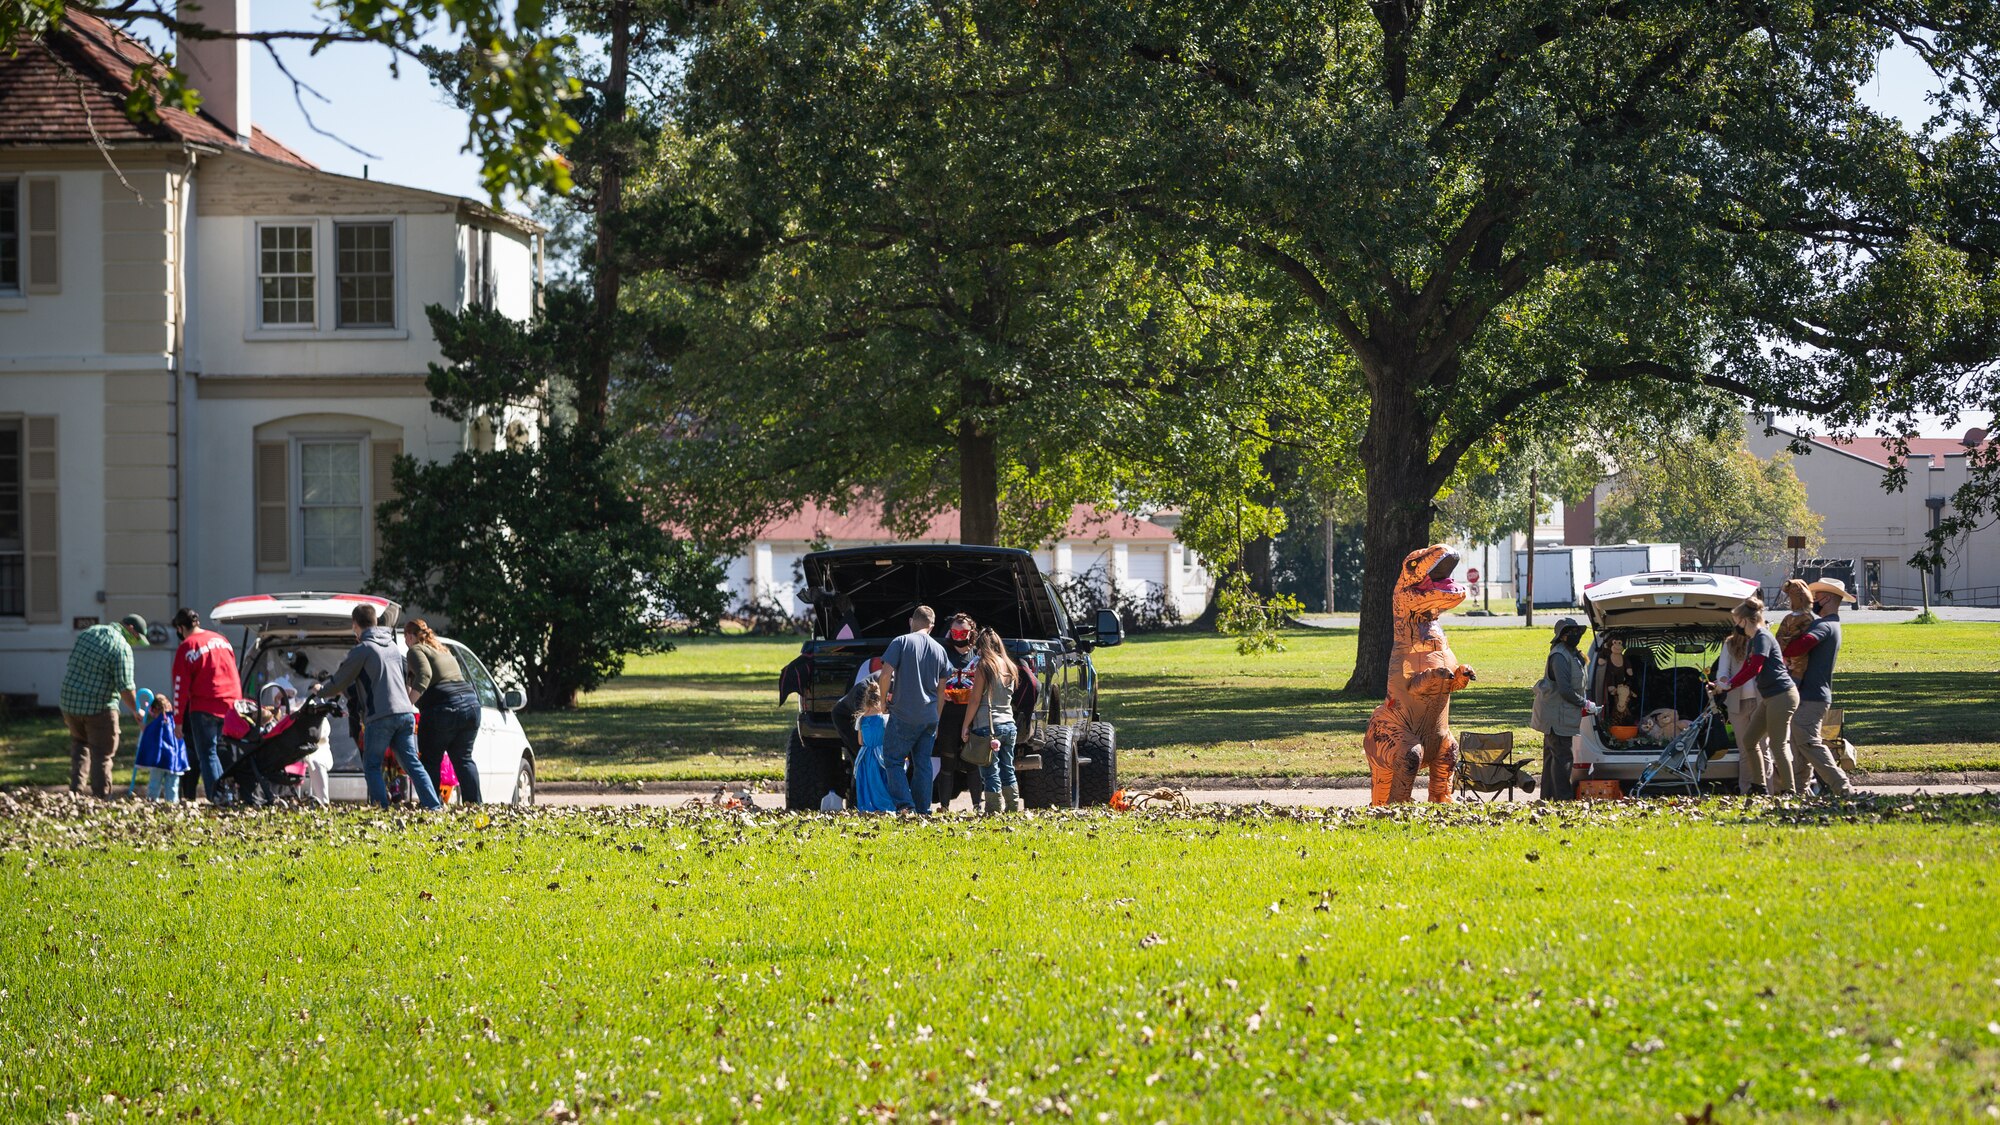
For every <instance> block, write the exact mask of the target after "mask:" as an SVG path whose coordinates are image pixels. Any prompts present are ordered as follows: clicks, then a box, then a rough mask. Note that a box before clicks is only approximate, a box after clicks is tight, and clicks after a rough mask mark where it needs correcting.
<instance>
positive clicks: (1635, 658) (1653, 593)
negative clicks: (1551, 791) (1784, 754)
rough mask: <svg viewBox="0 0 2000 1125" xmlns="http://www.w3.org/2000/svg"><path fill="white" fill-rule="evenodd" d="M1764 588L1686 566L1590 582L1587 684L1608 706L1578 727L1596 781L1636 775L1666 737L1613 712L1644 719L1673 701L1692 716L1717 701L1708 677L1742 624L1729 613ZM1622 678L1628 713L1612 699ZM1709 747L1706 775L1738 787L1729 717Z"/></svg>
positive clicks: (1580, 757) (1584, 760) (1580, 754)
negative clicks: (1617, 720) (1644, 730)
mask: <svg viewBox="0 0 2000 1125" xmlns="http://www.w3.org/2000/svg"><path fill="white" fill-rule="evenodd" d="M1757 589H1758V587H1757V583H1755V582H1752V581H1750V580H1749V579H1747V578H1738V577H1736V576H1734V575H1729V574H1704V573H1701V572H1698V571H1679V570H1668V571H1653V572H1649V573H1645V574H1627V575H1621V576H1620V577H1617V578H1607V579H1605V580H1604V581H1602V582H1593V583H1591V584H1590V585H1588V586H1586V587H1584V590H1583V605H1584V610H1585V612H1586V613H1588V614H1589V616H1590V627H1591V645H1590V659H1589V664H1588V666H1587V667H1586V668H1585V671H1584V683H1585V685H1586V688H1587V690H1588V695H1589V698H1591V699H1593V700H1595V701H1596V702H1598V703H1599V704H1602V705H1603V708H1604V709H1603V710H1602V711H1601V712H1599V713H1598V715H1597V716H1596V717H1595V718H1593V719H1591V720H1589V721H1588V722H1585V723H1584V724H1583V725H1582V727H1581V728H1580V729H1579V730H1578V732H1577V735H1576V742H1575V753H1576V764H1577V765H1578V766H1579V767H1588V768H1589V770H1590V776H1591V777H1592V778H1593V779H1610V780H1613V781H1620V782H1631V781H1634V780H1636V779H1637V778H1638V776H1639V774H1640V772H1641V771H1643V770H1644V769H1645V768H1646V766H1647V765H1648V764H1649V763H1651V762H1652V761H1653V760H1654V759H1655V758H1657V757H1659V755H1660V749H1661V746H1660V743H1659V742H1657V741H1654V740H1651V739H1648V738H1647V737H1645V736H1644V735H1643V734H1642V733H1636V732H1634V731H1633V730H1631V729H1629V728H1630V727H1631V726H1632V724H1631V723H1629V722H1627V723H1619V724H1618V725H1617V726H1615V727H1614V725H1613V720H1614V718H1628V719H1636V718H1643V717H1644V716H1646V715H1647V714H1649V713H1651V712H1653V711H1656V710H1660V709H1664V708H1672V709H1673V710H1674V712H1675V713H1676V714H1678V715H1679V716H1680V718H1681V719H1683V720H1692V719H1694V718H1696V717H1697V716H1699V715H1700V714H1701V712H1702V709H1703V708H1705V707H1707V706H1708V679H1709V675H1710V673H1711V672H1712V671H1713V669H1714V668H1715V661H1716V658H1717V657H1718V656H1720V655H1721V652H1722V642H1723V640H1724V639H1726V638H1727V637H1728V636H1729V634H1730V633H1731V632H1732V631H1733V630H1734V629H1735V628H1736V623H1735V621H1734V620H1732V619H1731V618H1730V616H1729V611H1730V610H1731V609H1732V608H1734V607H1735V606H1736V604H1737V603H1738V602H1740V601H1742V600H1743V599H1745V598H1747V597H1749V596H1751V595H1752V594H1755V593H1756V592H1757ZM1614 665H1616V667H1614ZM1614 682H1622V683H1624V684H1625V685H1626V686H1627V687H1628V688H1629V689H1630V695H1629V696H1628V697H1627V707H1626V708H1625V710H1624V711H1623V713H1622V714H1619V713H1617V712H1618V711H1619V709H1618V708H1617V707H1615V706H1614V703H1615V702H1616V701H1615V700H1614V699H1612V698H1611V688H1612V686H1613V685H1614ZM1709 748H1710V750H1711V751H1712V752H1713V753H1714V756H1713V757H1711V758H1710V759H1709V762H1708V766H1707V769H1706V771H1705V773H1704V774H1703V778H1704V780H1706V781H1711V782H1723V781H1726V782H1728V783H1729V786H1728V787H1729V788H1730V789H1734V788H1735V782H1736V776H1737V772H1738V770H1739V769H1740V768H1741V758H1740V756H1739V755H1738V754H1737V752H1736V746H1735V743H1734V742H1732V741H1731V740H1730V737H1729V733H1728V728H1727V727H1725V726H1724V725H1723V724H1722V723H1720V722H1717V723H1715V724H1713V726H1712V727H1711V728H1710V732H1709Z"/></svg>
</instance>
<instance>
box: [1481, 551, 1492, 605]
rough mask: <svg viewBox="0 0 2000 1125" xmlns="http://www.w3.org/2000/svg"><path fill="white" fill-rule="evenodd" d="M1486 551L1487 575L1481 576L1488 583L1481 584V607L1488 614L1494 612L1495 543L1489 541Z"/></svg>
mask: <svg viewBox="0 0 2000 1125" xmlns="http://www.w3.org/2000/svg"><path fill="white" fill-rule="evenodd" d="M1485 551H1486V573H1484V574H1482V575H1480V577H1481V578H1484V579H1486V581H1484V582H1481V583H1480V584H1479V597H1480V605H1481V607H1482V608H1484V609H1485V610H1486V612H1487V613H1488V614H1491V613H1492V612H1493V543H1492V541H1491V540H1488V541H1487V543H1486V547H1485Z"/></svg>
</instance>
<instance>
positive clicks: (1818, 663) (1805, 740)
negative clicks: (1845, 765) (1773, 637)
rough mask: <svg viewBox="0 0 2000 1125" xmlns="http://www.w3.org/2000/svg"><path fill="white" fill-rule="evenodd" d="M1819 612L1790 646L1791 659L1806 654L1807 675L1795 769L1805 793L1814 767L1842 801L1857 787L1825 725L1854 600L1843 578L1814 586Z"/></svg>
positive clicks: (1797, 717) (1794, 739)
mask: <svg viewBox="0 0 2000 1125" xmlns="http://www.w3.org/2000/svg"><path fill="white" fill-rule="evenodd" d="M1809 589H1811V590H1812V599H1813V613H1814V614H1815V615H1816V616H1817V617H1818V620H1816V621H1814V622H1813V623H1812V624H1811V625H1809V626H1807V627H1806V630H1805V632H1803V633H1800V634H1799V635H1798V636H1796V637H1793V638H1792V643H1790V644H1788V645H1786V646H1785V658H1786V659H1788V660H1789V659H1791V658H1792V657H1795V656H1799V655H1801V654H1803V655H1804V656H1805V658H1806V674H1805V675H1804V676H1803V677H1802V678H1800V680H1799V709H1798V710H1797V711H1795V712H1793V713H1792V729H1791V739H1790V741H1791V744H1792V768H1793V769H1795V770H1798V771H1800V776H1799V787H1800V788H1801V789H1803V788H1804V787H1805V783H1806V781H1807V778H1808V776H1809V775H1807V774H1806V773H1805V772H1804V771H1805V770H1806V769H1807V768H1808V764H1810V768H1811V770H1812V772H1813V773H1816V774H1818V775H1819V781H1820V785H1821V787H1823V788H1824V789H1825V790H1826V791H1827V792H1828V793H1831V794H1833V795H1836V796H1846V795H1847V794H1848V793H1851V792H1853V791H1854V786H1853V782H1852V781H1851V780H1850V779H1849V778H1848V776H1847V773H1846V771H1845V770H1842V769H1841V768H1840V759H1839V757H1838V756H1837V755H1835V754H1834V753H1833V750H1832V748H1831V747H1829V746H1828V745H1827V744H1826V736H1825V734H1824V731H1823V729H1822V726H1821V724H1823V723H1824V722H1825V721H1826V712H1827V709H1828V708H1829V707H1831V706H1833V668H1834V662H1835V660H1836V659H1837V658H1838V657H1839V655H1840V606H1841V603H1843V602H1847V601H1851V600H1853V596H1852V595H1851V594H1849V593H1848V592H1847V584H1846V583H1844V582H1842V581H1840V580H1839V579H1838V578H1822V579H1820V580H1819V581H1817V582H1814V583H1812V585H1811V586H1810V587H1809Z"/></svg>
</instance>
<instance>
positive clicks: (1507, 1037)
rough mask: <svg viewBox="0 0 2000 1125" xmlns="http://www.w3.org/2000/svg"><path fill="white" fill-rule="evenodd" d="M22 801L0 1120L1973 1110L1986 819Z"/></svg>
mask: <svg viewBox="0 0 2000 1125" xmlns="http://www.w3.org/2000/svg"><path fill="white" fill-rule="evenodd" d="M67 807H68V806H67V803H66V799H65V800H53V799H51V800H45V801H41V802H38V803H35V804H32V805H30V806H29V807H27V808H25V809H23V808H18V807H16V808H9V809H8V810H7V815H5V816H0V895H4V901H6V902H7V903H8V904H9V909H8V910H6V911H4V912H0V948H4V949H6V950H7V951H8V952H7V954H6V956H4V957H0V1058H5V1059H6V1060H7V1066H6V1067H5V1068H0V1118H4V1119H6V1120H13V1121H62V1120H64V1119H65V1117H66V1115H74V1116H69V1118H68V1119H69V1120H72V1121H80V1122H91V1121H111V1120H139V1119H142V1118H158V1119H160V1120H209V1121H231V1122H254V1121H299V1120H312V1121H316V1122H342V1121H382V1122H401V1121H417V1122H423V1121H460V1120H480V1121H489V1120H493V1121H526V1120H531V1119H532V1120H539V1121H566V1120H573V1119H575V1118H574V1117H572V1116H571V1115H576V1116H578V1117H581V1118H582V1119H586V1120H611V1119H630V1120H748V1121H757V1120H768V1121H793V1120H799V1121H839V1120H856V1119H857V1118H858V1119H860V1120H865V1121H885V1120H902V1121H924V1120H950V1119H957V1120H963V1121H981V1120H1028V1119H1034V1118H1038V1117H1043V1116H1048V1117H1052V1118H1053V1117H1064V1118H1071V1119H1073V1120H1077V1121H1089V1122H1152V1121H1161V1120H1166V1121H1180V1120H1208V1121H1272V1120H1300V1119H1307V1120H1328V1119H1333V1118H1336V1117H1339V1118H1344V1119H1349V1120H1362V1119H1373V1120H1398V1121H1410V1120H1418V1119H1419V1117H1420V1115H1423V1114H1429V1115H1430V1119H1432V1120H1436V1121H1441V1122H1451V1121H1496V1120H1511V1121H1516V1122H1530V1121H1533V1122H1549V1123H1555V1122H1568V1121H1601V1120H1616V1119H1621V1118H1622V1119H1627V1120H1633V1121H1668V1120H1672V1121H1678V1120H1680V1118H1679V1117H1678V1116H1677V1115H1678V1114H1682V1113H1688V1114H1701V1113H1702V1112H1703V1107H1704V1106H1708V1105H1712V1106H1713V1107H1714V1110H1713V1116H1714V1119H1715V1120H1717V1121H1748V1120H1776V1121H1784V1120H1799V1121H1806V1120H1810V1121H1815V1122H1817V1121H1880V1120H1903V1121H1922V1120H1971V1119H1974V1118H1980V1119H1984V1117H1985V1116H1986V1115H1988V1114H1995V1113H2000V1110H1996V1109H1995V1108H1994V1103H1995V1102H1996V1100H2000V1094H1996V1091H1995V1085H1994V1077H1993V1076H1994V1075H1995V1074H1996V1073H2000V1023H1996V1022H1995V1021H1996V1020H2000V911H1995V910H1993V909H1992V906H1993V889H1992V888H1991V886H1989V880H1990V879H1991V878H1992V877H1993V872H1994V870H1995V869H1996V863H2000V802H1996V800H1995V799H1993V798H1991V797H1978V798H1958V799H1946V800H1943V801H1910V802H1896V803H1893V804H1890V803H1884V804H1883V805H1882V806H1881V807H1880V808H1879V810H1876V811H1867V810H1860V811H1856V810H1847V811H1845V812H1841V811H1828V810H1826V809H1823V808H1809V809H1803V810H1800V809H1785V808H1779V807H1775V806H1770V805H1762V806H1759V807H1756V808H1753V809H1745V808H1743V807H1741V806H1733V805H1731V806H1723V805H1714V804H1711V805H1707V806H1703V807H1701V808H1699V809H1694V808H1691V807H1685V806H1684V807H1671V808H1670V807H1662V806H1658V805H1647V806H1639V805H1625V806H1606V805H1596V806H1573V807H1567V808H1564V809H1561V810H1550V809H1539V810H1535V811H1529V810H1528V809H1527V808H1525V807H1523V808H1519V809H1514V810H1491V809H1477V810H1473V809H1459V810H1455V811H1454V810H1430V811H1406V812H1402V813H1399V814H1393V815H1388V816H1381V815H1369V814H1366V813H1361V812H1358V811H1350V812H1333V813H1283V814H1280V813H1273V812H1247V813H1238V814H1234V815H1222V814H1213V815H1210V814H1204V815H1199V816H1180V817H1174V816H1157V817H1154V816H1135V815H1130V814H1127V815H1124V816H1120V815H1117V814H1109V813H1092V814H1080V815H1067V816H1055V817H1042V818H1039V819H1034V820H1021V819H1015V818H1009V819H1008V820H1007V821H1006V822H1004V823H996V822H985V823H980V822H976V821H971V820H967V819H946V820H941V821H938V822H933V823H930V824H900V823H896V822H893V821H885V820H875V819H860V818H853V817H841V818H819V817H813V818H782V817H768V816H764V817H742V816H729V815H713V816H709V817H706V818H690V817H688V816H687V815H685V814H680V815H675V814H667V813H661V812H652V813H633V812H629V811H628V812H615V813H614V812H610V811H603V810H592V811H581V810H542V811H539V812H534V813H513V812H508V811H504V810H502V811H496V812H495V814H494V815H493V817H492V820H491V822H490V823H485V822H482V821H481V820H478V819H475V818H474V817H472V816H470V815H456V816H452V817H449V818H425V817H421V816H414V815H407V814H406V815H400V816H395V817H391V816H388V815H385V814H375V813H371V812H366V811H361V810H351V811H346V812H339V813H297V812H278V813H264V814H259V813H246V814H236V815H222V816H217V815H214V814H208V813H203V812H199V811H195V810H191V809H188V808H186V807H180V808H174V807H170V806H130V805H128V806H123V807H113V808H109V809H99V810H96V811H92V812H89V813H86V814H83V815H76V814H73V813H70V812H68V811H66V809H67ZM482 824H483V825H484V826H483V827H482Z"/></svg>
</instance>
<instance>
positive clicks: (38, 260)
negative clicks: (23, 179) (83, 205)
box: [26, 177, 62, 293]
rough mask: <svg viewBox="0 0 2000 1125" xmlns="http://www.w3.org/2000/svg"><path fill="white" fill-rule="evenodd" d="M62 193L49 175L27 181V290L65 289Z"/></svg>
mask: <svg viewBox="0 0 2000 1125" xmlns="http://www.w3.org/2000/svg"><path fill="white" fill-rule="evenodd" d="M61 198H62V192H61V190H60V185H59V184H58V183H57V181H56V180H54V179H53V178H49V177H42V178H36V179H31V180H29V181H28V222H27V228H28V238H27V242H28V252H27V255H26V257H27V265H28V268H27V275H28V278H27V280H28V292H30V293H57V292H60V291H61V290H62V254H61V246H60V243H59V240H58V237H57V235H58V232H59V230H60V229H61V225H62V222H61V216H62V204H61V202H60V200H61Z"/></svg>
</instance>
